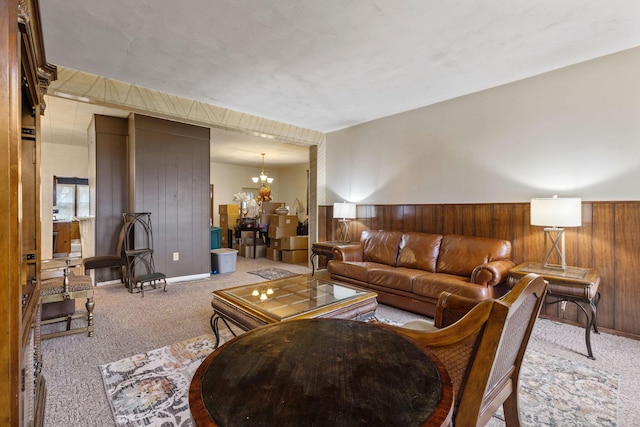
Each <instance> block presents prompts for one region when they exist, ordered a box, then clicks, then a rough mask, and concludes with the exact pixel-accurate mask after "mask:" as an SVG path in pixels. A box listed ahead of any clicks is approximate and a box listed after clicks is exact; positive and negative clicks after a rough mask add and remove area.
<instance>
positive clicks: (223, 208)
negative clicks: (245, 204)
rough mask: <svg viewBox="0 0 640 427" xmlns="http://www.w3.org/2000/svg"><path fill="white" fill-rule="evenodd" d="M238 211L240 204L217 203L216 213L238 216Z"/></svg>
mask: <svg viewBox="0 0 640 427" xmlns="http://www.w3.org/2000/svg"><path fill="white" fill-rule="evenodd" d="M239 212H240V205H238V204H236V203H231V204H229V205H218V213H219V214H220V215H235V216H238V215H239Z"/></svg>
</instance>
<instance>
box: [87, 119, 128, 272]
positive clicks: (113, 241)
mask: <svg viewBox="0 0 640 427" xmlns="http://www.w3.org/2000/svg"><path fill="white" fill-rule="evenodd" d="M94 122H95V126H94V128H95V141H96V144H95V150H96V155H95V157H96V178H95V188H96V212H95V215H96V219H95V236H94V241H95V255H113V254H115V253H116V248H117V246H118V237H119V235H120V229H121V228H122V222H123V220H122V213H123V212H126V211H127V194H128V192H127V134H128V123H127V119H125V118H119V117H109V116H102V115H95V116H94ZM95 275H96V277H95V280H96V282H105V281H109V280H117V279H119V277H120V272H119V271H118V270H117V269H112V268H104V269H99V270H96V271H95Z"/></svg>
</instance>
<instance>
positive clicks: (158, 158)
mask: <svg viewBox="0 0 640 427" xmlns="http://www.w3.org/2000/svg"><path fill="white" fill-rule="evenodd" d="M131 123H132V127H133V128H134V132H133V133H132V135H133V136H131V135H130V139H131V140H132V152H131V153H130V157H129V161H130V164H129V167H130V170H131V171H132V173H133V174H132V179H131V182H130V183H129V193H130V197H131V203H130V204H129V208H128V211H129V212H151V223H152V226H153V240H154V241H153V244H154V254H153V257H154V263H155V267H156V270H157V271H161V272H163V273H165V274H166V275H167V277H180V276H187V275H194V274H204V273H208V272H209V271H210V253H209V251H210V249H209V236H210V233H209V229H210V227H209V181H210V172H209V165H210V163H209V129H208V128H203V127H199V126H194V125H189V124H185V123H178V122H172V121H169V120H162V119H157V118H153V117H147V116H142V115H138V114H136V115H134V117H133V118H132V119H131ZM174 252H178V253H179V260H178V261H173V253H174Z"/></svg>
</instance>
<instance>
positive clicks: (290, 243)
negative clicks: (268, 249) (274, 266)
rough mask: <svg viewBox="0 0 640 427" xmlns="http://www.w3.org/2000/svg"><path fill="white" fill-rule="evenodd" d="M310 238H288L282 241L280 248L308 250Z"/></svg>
mask: <svg viewBox="0 0 640 427" xmlns="http://www.w3.org/2000/svg"><path fill="white" fill-rule="evenodd" d="M308 248H309V236H288V237H283V238H282V239H280V248H279V249H282V250H285V249H286V250H293V249H308Z"/></svg>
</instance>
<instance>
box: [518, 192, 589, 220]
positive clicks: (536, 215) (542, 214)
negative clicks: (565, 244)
mask: <svg viewBox="0 0 640 427" xmlns="http://www.w3.org/2000/svg"><path fill="white" fill-rule="evenodd" d="M531 225H539V226H542V227H579V226H581V225H582V199H580V198H579V197H563V198H559V197H548V198H536V199H531Z"/></svg>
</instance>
